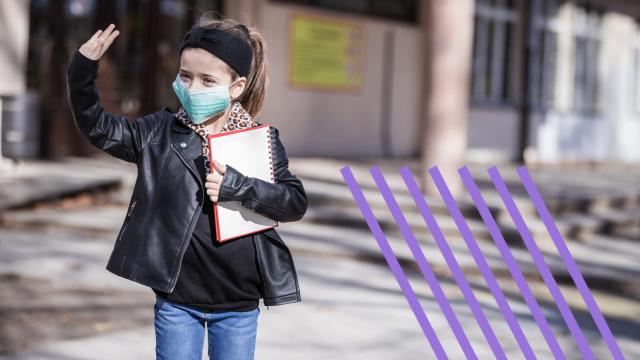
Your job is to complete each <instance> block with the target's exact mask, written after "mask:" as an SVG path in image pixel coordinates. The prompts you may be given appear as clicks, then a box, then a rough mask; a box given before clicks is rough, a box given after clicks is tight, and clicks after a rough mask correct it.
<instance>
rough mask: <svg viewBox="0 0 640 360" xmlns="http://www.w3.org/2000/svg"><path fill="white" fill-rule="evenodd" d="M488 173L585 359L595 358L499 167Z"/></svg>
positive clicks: (492, 168) (491, 169) (490, 169)
mask: <svg viewBox="0 0 640 360" xmlns="http://www.w3.org/2000/svg"><path fill="white" fill-rule="evenodd" d="M488 173H489V176H490V177H491V180H492V181H493V184H494V185H495V187H496V189H498V193H499V194H500V197H501V198H502V201H503V202H504V204H505V206H506V207H507V210H508V211H509V214H510V215H511V218H512V219H513V221H514V223H515V224H516V227H517V228H518V232H519V233H520V236H521V237H522V240H523V241H524V243H525V246H526V247H527V250H529V253H530V254H531V257H532V258H533V261H534V263H535V264H536V267H537V268H538V271H539V272H540V275H541V276H542V279H543V280H544V282H545V284H547V288H548V289H549V292H550V293H551V296H552V297H553V300H554V301H555V302H556V304H557V305H558V310H560V314H561V315H562V318H563V319H564V321H565V323H566V324H567V327H568V328H569V331H570V332H571V335H572V336H573V338H574V339H575V341H576V344H577V345H578V348H579V349H580V352H581V353H582V356H583V357H584V358H585V359H595V356H594V354H593V352H592V351H591V349H590V348H589V344H587V340H586V339H585V337H584V334H583V333H582V330H580V326H578V323H577V322H576V318H575V317H574V316H573V313H572V312H571V309H570V308H569V305H568V304H567V301H566V300H565V298H564V296H563V295H562V292H561V291H560V288H559V287H558V283H557V282H556V280H555V279H554V278H553V275H552V274H551V271H550V270H549V267H548V266H547V263H546V262H545V260H544V257H543V256H542V254H541V253H540V249H538V245H537V244H536V242H535V241H534V240H533V236H532V235H531V232H529V229H528V228H527V224H526V223H525V221H524V219H523V218H522V215H521V214H520V211H519V210H518V207H517V206H516V204H515V202H514V201H513V197H512V196H511V194H510V193H509V190H508V189H507V186H506V184H505V183H504V180H503V179H502V177H501V176H500V173H499V172H498V169H497V168H496V167H495V166H492V167H491V168H489V170H488Z"/></svg>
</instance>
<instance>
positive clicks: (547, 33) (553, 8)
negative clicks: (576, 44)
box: [529, 0, 558, 108]
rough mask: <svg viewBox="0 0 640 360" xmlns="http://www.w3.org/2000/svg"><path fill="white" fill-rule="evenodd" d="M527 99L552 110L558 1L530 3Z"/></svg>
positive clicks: (545, 0) (547, 0) (536, 105)
mask: <svg viewBox="0 0 640 360" xmlns="http://www.w3.org/2000/svg"><path fill="white" fill-rule="evenodd" d="M530 6H531V8H530V10H531V38H530V46H531V57H530V81H529V89H530V91H529V95H530V99H529V100H530V101H531V104H532V105H533V106H535V107H538V108H549V107H553V105H554V99H555V79H556V68H557V64H556V62H557V48H558V19H557V15H558V0H537V1H533V2H532V3H531V5H530Z"/></svg>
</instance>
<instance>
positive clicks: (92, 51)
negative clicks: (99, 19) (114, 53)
mask: <svg viewBox="0 0 640 360" xmlns="http://www.w3.org/2000/svg"><path fill="white" fill-rule="evenodd" d="M115 28H116V26H115V25H114V24H111V25H109V26H108V27H107V29H106V30H105V31H102V29H100V30H98V31H96V33H95V34H93V36H92V37H91V39H89V40H87V42H86V43H84V44H82V46H80V48H79V49H78V50H79V51H80V53H81V54H82V55H84V56H86V57H87V58H89V59H91V60H99V59H100V58H101V57H102V55H104V53H105V52H107V49H109V46H111V43H112V42H113V40H114V39H115V38H116V37H118V35H119V34H120V31H118V30H115V31H114V29H115Z"/></svg>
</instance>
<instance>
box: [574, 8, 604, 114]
mask: <svg viewBox="0 0 640 360" xmlns="http://www.w3.org/2000/svg"><path fill="white" fill-rule="evenodd" d="M601 18H602V15H601V12H600V11H599V10H596V9H594V8H592V7H591V6H589V5H579V6H577V7H576V8H575V13H574V16H573V29H574V30H573V36H574V54H573V61H574V79H573V107H574V109H575V110H577V111H582V112H598V110H599V91H600V89H599V84H598V63H599V56H600V31H601V21H602V19H601Z"/></svg>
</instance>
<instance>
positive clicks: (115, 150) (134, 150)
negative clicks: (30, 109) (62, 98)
mask: <svg viewBox="0 0 640 360" xmlns="http://www.w3.org/2000/svg"><path fill="white" fill-rule="evenodd" d="M98 63H99V60H92V59H89V58H88V57H86V56H84V55H82V53H80V51H79V47H78V48H77V49H76V51H75V53H74V54H73V57H72V59H71V62H70V64H69V67H68V69H67V94H68V100H69V105H70V106H71V110H72V113H73V120H74V123H75V125H76V128H77V129H78V130H79V131H80V132H81V133H82V134H83V135H84V136H85V137H87V138H88V139H89V141H90V142H91V144H93V145H94V146H96V147H97V148H99V149H101V150H104V151H105V152H107V153H109V154H111V155H113V156H115V157H117V158H119V159H122V160H124V161H128V162H132V163H137V162H138V158H139V154H140V153H141V152H142V149H144V147H145V146H146V145H147V144H148V143H149V142H150V140H151V139H153V138H154V136H155V135H156V134H157V133H158V129H159V127H160V126H159V125H160V123H161V121H159V120H160V119H162V117H161V116H162V115H163V114H162V112H163V111H166V110H168V111H170V109H168V108H163V109H162V110H160V111H157V112H155V113H153V114H149V115H145V116H143V117H140V118H138V119H136V120H135V121H134V122H130V121H129V120H128V119H127V118H126V117H124V116H121V115H116V114H111V113H109V112H107V111H105V109H104V108H103V107H102V104H100V96H99V94H98V90H97V89H96V83H95V80H96V77H97V73H98Z"/></svg>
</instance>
